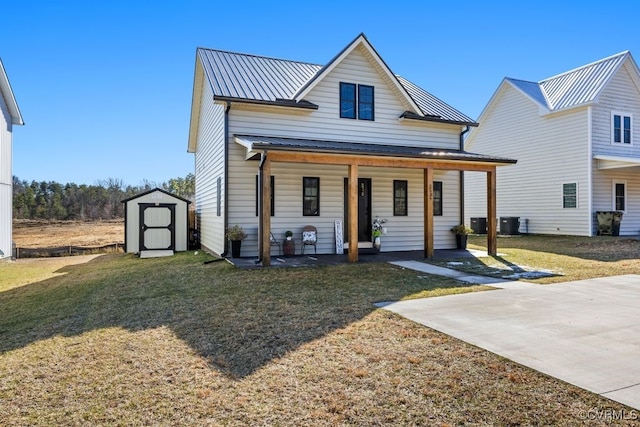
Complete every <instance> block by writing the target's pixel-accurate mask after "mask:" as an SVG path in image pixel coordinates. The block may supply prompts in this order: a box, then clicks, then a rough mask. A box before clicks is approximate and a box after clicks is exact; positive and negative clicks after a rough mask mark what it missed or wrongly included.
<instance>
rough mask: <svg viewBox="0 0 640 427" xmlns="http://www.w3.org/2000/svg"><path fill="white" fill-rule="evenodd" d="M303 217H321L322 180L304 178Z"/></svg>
mask: <svg viewBox="0 0 640 427" xmlns="http://www.w3.org/2000/svg"><path fill="white" fill-rule="evenodd" d="M302 215H304V216H320V178H309V177H306V176H305V177H303V178H302Z"/></svg>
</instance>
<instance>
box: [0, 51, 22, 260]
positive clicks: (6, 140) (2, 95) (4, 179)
mask: <svg viewBox="0 0 640 427" xmlns="http://www.w3.org/2000/svg"><path fill="white" fill-rule="evenodd" d="M23 124H24V122H23V121H22V116H21V115H20V110H19V109H18V104H17V103H16V99H15V97H14V96H13V91H12V90H11V85H10V84H9V78H8V76H7V73H6V72H5V69H4V65H3V64H2V60H1V59H0V260H2V259H7V258H8V259H10V258H11V255H12V238H13V237H12V234H13V154H12V152H13V142H12V136H13V135H12V132H13V125H23Z"/></svg>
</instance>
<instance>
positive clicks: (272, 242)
mask: <svg viewBox="0 0 640 427" xmlns="http://www.w3.org/2000/svg"><path fill="white" fill-rule="evenodd" d="M269 235H270V236H269V244H270V246H277V247H278V256H282V246H280V241H279V240H278V239H276V237H275V236H274V235H273V233H272V232H269Z"/></svg>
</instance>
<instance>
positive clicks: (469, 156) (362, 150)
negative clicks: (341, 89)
mask: <svg viewBox="0 0 640 427" xmlns="http://www.w3.org/2000/svg"><path fill="white" fill-rule="evenodd" d="M234 136H235V139H236V142H238V143H239V144H241V145H242V146H244V147H246V148H247V149H249V150H252V151H255V150H286V151H304V152H320V153H334V154H364V155H370V156H389V157H409V158H415V159H433V160H457V161H469V162H487V163H501V164H514V163H516V162H517V161H516V160H514V159H507V158H504V157H495V156H487V155H484V154H475V153H469V152H466V151H460V150H446V149H438V148H426V147H419V146H406V145H391V144H387V145H384V144H364V143H356V142H344V141H328V140H317V139H299V138H282V137H272V136H256V135H234Z"/></svg>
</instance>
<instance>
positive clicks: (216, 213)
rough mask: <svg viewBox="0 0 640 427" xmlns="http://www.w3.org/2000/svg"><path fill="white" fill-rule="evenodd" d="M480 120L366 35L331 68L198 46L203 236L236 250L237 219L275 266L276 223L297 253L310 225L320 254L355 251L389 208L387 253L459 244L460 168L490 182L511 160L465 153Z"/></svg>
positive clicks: (196, 107) (354, 254) (196, 133)
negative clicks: (398, 64) (412, 76)
mask: <svg viewBox="0 0 640 427" xmlns="http://www.w3.org/2000/svg"><path fill="white" fill-rule="evenodd" d="M476 125H477V124H476V123H475V122H474V121H473V120H472V119H470V118H469V117H467V116H466V115H464V114H462V113H460V112H459V111H457V110H456V109H454V108H453V107H451V106H449V105H447V104H446V103H444V102H443V101H441V100H439V99H437V98H436V97H434V96H433V95H431V94H429V93H428V92H426V91H425V90H423V89H421V88H419V87H417V86H415V85H414V84H412V83H411V82H409V81H407V80H405V79H404V78H402V77H400V76H397V75H396V74H394V73H393V72H391V70H390V68H389V67H388V65H387V64H386V63H385V62H384V61H383V60H382V58H381V57H380V56H379V55H378V52H377V51H376V50H375V49H374V48H373V46H372V45H371V44H370V43H369V41H368V39H367V38H366V37H365V36H364V35H363V34H360V35H359V36H358V37H356V38H355V39H354V40H353V41H352V42H351V43H349V44H348V45H347V46H346V47H345V48H344V49H343V50H342V51H341V52H339V53H338V55H337V56H336V57H334V58H333V59H332V60H330V61H329V62H328V63H327V64H326V65H324V66H323V65H315V64H309V63H303V62H296V61H290V60H281V59H274V58H267V57H262V56H255V55H247V54H240V53H233V52H226V51H220V50H213V49H204V48H199V49H197V51H196V64H195V77H194V86H193V101H192V106H191V126H190V132H189V141H188V151H189V152H191V153H194V154H195V176H196V215H197V222H198V228H199V233H200V242H201V244H202V246H203V247H204V248H205V249H206V250H208V251H210V252H213V253H216V254H219V255H226V253H227V250H228V249H227V242H226V241H225V230H226V228H227V227H229V226H233V225H235V224H238V225H240V226H242V227H243V228H244V230H245V231H246V232H247V233H248V237H247V239H246V240H244V242H243V244H242V256H252V257H253V256H257V257H258V258H259V259H260V260H261V261H262V264H263V265H269V263H270V258H271V250H272V249H273V248H272V247H271V245H270V233H273V235H274V236H275V237H276V239H279V240H282V239H283V238H284V235H285V231H287V230H291V231H292V232H293V234H294V239H295V240H297V241H298V243H297V245H298V246H297V247H296V253H299V252H300V240H301V237H302V229H303V228H304V227H305V226H307V225H311V226H313V227H315V228H316V229H317V247H316V248H314V249H317V253H318V254H323V253H324V254H328V253H336V252H339V251H340V249H341V248H345V249H346V250H347V251H348V257H349V261H351V262H355V261H357V260H358V251H357V250H353V248H365V247H370V246H371V244H372V222H373V221H374V220H375V218H376V217H379V218H384V219H386V220H387V222H386V224H385V228H386V234H385V235H383V236H382V240H383V244H382V251H404V250H424V254H425V257H430V256H432V255H433V250H434V249H435V248H453V247H455V237H454V235H453V234H452V233H451V232H450V229H451V228H452V227H453V226H455V225H457V224H459V223H460V221H461V219H462V218H461V202H460V196H461V187H460V171H463V170H475V171H482V172H483V174H485V175H486V176H487V181H488V182H489V183H492V185H493V184H494V183H495V171H496V168H497V167H498V166H500V165H508V164H512V163H514V162H515V161H513V160H510V159H507V158H504V156H502V155H500V156H487V155H481V154H473V153H468V152H465V151H463V150H462V149H461V148H462V147H461V145H462V135H463V134H464V133H465V132H466V131H467V130H468V129H469V127H472V126H476ZM487 193H488V197H489V204H491V203H492V201H494V199H493V197H492V195H493V194H494V193H495V188H494V187H492V186H490V187H489V190H488V191H487ZM336 221H341V223H342V224H343V227H344V228H343V230H342V231H343V232H342V233H341V232H340V230H341V229H340V228H338V230H336V229H337V227H336ZM338 224H340V223H338ZM336 236H338V237H337V238H336ZM336 239H338V240H342V239H344V241H336ZM488 241H489V250H490V252H495V241H496V239H495V235H494V236H491V235H490V236H488ZM350 249H351V250H350Z"/></svg>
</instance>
